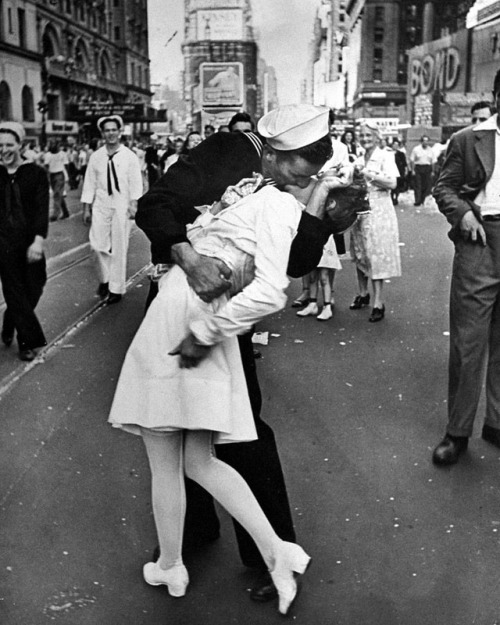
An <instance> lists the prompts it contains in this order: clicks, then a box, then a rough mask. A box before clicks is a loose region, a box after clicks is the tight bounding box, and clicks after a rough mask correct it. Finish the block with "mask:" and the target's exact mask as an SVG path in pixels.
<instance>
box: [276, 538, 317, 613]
mask: <svg viewBox="0 0 500 625" xmlns="http://www.w3.org/2000/svg"><path fill="white" fill-rule="evenodd" d="M310 562H311V558H310V557H309V556H308V555H307V553H306V552H305V551H304V550H303V549H302V547H300V546H299V545H296V544H295V543H288V542H282V544H281V546H280V548H279V549H278V552H277V554H276V556H275V559H274V567H273V570H272V571H269V572H270V574H271V578H272V580H273V582H274V585H275V586H276V590H277V591H278V595H279V611H280V613H281V614H287V613H288V610H289V609H290V608H291V606H292V604H293V602H294V600H295V597H296V596H297V581H296V579H295V576H296V574H299V575H303V574H304V573H305V572H306V570H307V567H308V566H309V564H310Z"/></svg>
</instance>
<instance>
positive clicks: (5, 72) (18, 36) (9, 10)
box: [0, 0, 42, 136]
mask: <svg viewBox="0 0 500 625" xmlns="http://www.w3.org/2000/svg"><path fill="white" fill-rule="evenodd" d="M41 67H42V56H41V53H40V49H39V45H38V22H37V10H36V4H35V2H29V1H26V0H24V1H18V2H8V3H7V2H5V1H4V2H0V120H17V121H20V122H22V123H23V124H24V125H25V127H26V131H27V134H28V136H35V135H36V134H37V132H39V126H40V123H41V115H40V113H39V112H38V111H37V102H39V101H40V100H41V99H42V77H41Z"/></svg>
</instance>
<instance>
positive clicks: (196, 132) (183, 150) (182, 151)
mask: <svg viewBox="0 0 500 625" xmlns="http://www.w3.org/2000/svg"><path fill="white" fill-rule="evenodd" d="M193 135H198V136H199V137H200V139H201V134H200V133H199V132H198V131H197V130H191V132H188V134H187V135H186V138H185V139H184V145H183V146H182V150H181V154H189V148H188V144H189V137H192V136H193Z"/></svg>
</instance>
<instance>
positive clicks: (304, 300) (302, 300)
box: [292, 291, 309, 308]
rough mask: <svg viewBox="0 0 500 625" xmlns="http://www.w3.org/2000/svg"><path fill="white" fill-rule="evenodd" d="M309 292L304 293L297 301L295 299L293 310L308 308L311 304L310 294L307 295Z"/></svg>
mask: <svg viewBox="0 0 500 625" xmlns="http://www.w3.org/2000/svg"><path fill="white" fill-rule="evenodd" d="M306 293H307V291H303V292H302V293H301V294H300V295H299V296H298V297H297V299H294V300H293V302H292V308H302V307H303V306H307V304H309V294H306Z"/></svg>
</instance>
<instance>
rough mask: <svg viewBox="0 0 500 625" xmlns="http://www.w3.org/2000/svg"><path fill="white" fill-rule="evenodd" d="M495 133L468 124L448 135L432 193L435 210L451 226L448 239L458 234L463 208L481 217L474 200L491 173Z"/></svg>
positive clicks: (493, 161)
mask: <svg viewBox="0 0 500 625" xmlns="http://www.w3.org/2000/svg"><path fill="white" fill-rule="evenodd" d="M495 134H496V130H474V129H473V128H472V127H469V128H464V130H460V131H459V132H457V133H456V134H454V135H453V136H452V137H451V139H450V144H449V146H448V149H447V151H446V157H445V160H444V163H443V167H442V169H441V172H440V175H439V178H438V180H437V182H436V184H435V186H434V189H433V195H434V198H435V199H436V202H437V204H438V207H439V210H440V211H441V212H442V213H443V215H444V216H445V217H446V219H447V220H448V221H449V222H450V224H451V226H452V228H451V231H450V233H449V236H450V238H451V239H452V240H455V238H456V237H457V236H458V234H459V225H460V222H461V220H462V217H463V216H464V215H465V213H466V212H468V211H470V210H472V211H474V214H475V215H476V217H477V218H478V219H479V220H480V221H481V212H480V209H479V206H477V204H475V203H474V200H475V198H476V196H477V194H478V193H479V191H481V189H483V188H484V187H485V186H486V183H487V182H488V180H489V179H490V178H491V174H492V173H493V168H494V165H495Z"/></svg>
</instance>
